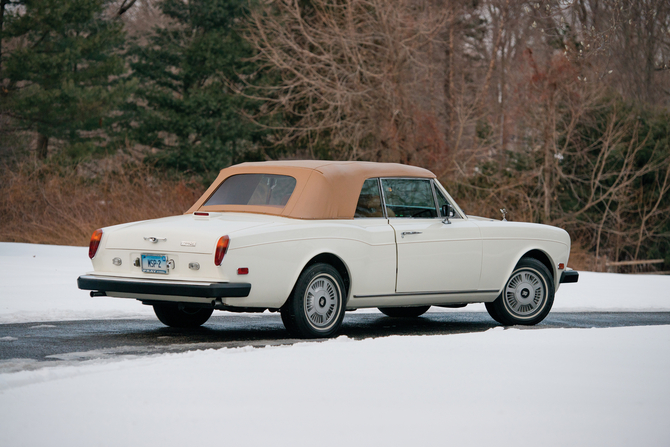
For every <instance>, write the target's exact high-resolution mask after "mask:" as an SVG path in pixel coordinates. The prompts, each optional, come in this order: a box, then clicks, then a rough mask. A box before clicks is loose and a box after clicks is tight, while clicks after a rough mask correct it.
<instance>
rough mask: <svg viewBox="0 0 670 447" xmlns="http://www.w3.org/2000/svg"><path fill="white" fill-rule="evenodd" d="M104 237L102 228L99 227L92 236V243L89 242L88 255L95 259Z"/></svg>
mask: <svg viewBox="0 0 670 447" xmlns="http://www.w3.org/2000/svg"><path fill="white" fill-rule="evenodd" d="M101 239H102V230H101V229H100V228H98V229H97V230H95V231H94V232H93V236H91V243H90V244H88V257H89V258H91V259H93V258H94V257H95V254H96V253H97V252H98V247H99V246H100V240H101Z"/></svg>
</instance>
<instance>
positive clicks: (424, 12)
mask: <svg viewBox="0 0 670 447" xmlns="http://www.w3.org/2000/svg"><path fill="white" fill-rule="evenodd" d="M309 5H310V6H305V5H304V3H303V2H298V1H294V0H283V1H274V2H270V4H269V5H267V6H266V7H264V8H261V9H257V10H255V11H254V12H253V13H252V16H251V20H252V26H251V27H250V28H249V33H248V38H249V40H250V41H251V42H252V43H253V45H254V46H255V47H256V49H257V50H258V53H259V55H258V59H259V60H261V61H263V62H265V64H266V65H267V66H268V67H269V68H271V69H272V70H274V72H275V73H277V74H278V75H279V76H280V77H281V81H280V82H279V84H278V85H275V86H270V87H266V88H262V87H259V86H255V87H256V89H257V90H256V91H257V92H259V91H260V94H259V93H257V94H256V96H257V97H260V98H262V99H263V100H265V101H267V104H268V107H269V110H268V111H269V112H272V113H281V114H284V115H285V116H287V117H288V118H289V121H290V122H292V125H291V126H290V127H287V128H282V129H280V130H282V131H283V133H282V141H283V142H285V143H286V142H289V141H296V140H301V141H306V142H308V143H309V144H310V145H311V146H315V145H318V144H319V143H320V142H321V141H322V140H323V139H324V138H325V139H327V141H328V143H329V144H330V145H331V147H332V148H335V149H336V153H335V155H336V156H337V157H342V158H363V159H376V160H389V161H405V162H410V161H412V160H413V159H414V158H415V157H416V155H417V153H421V152H422V151H423V150H426V149H432V150H434V149H435V148H436V147H438V148H439V147H441V146H444V135H443V134H442V132H441V131H442V129H441V126H440V125H439V123H438V122H437V121H438V120H439V118H438V117H437V116H435V112H434V111H432V110H431V107H430V100H429V99H430V97H431V92H433V91H434V90H435V86H434V83H435V81H436V80H435V78H431V74H433V73H434V72H435V70H436V68H435V67H434V66H433V63H432V62H431V60H430V59H429V58H428V54H429V50H430V45H431V43H433V42H434V41H435V40H436V39H438V36H439V34H440V33H441V32H442V30H443V29H444V27H445V24H446V23H448V21H449V18H450V16H449V14H450V11H449V10H448V9H443V8H437V7H436V6H434V5H431V3H430V2H423V3H422V2H416V1H409V0H404V1H399V2H386V1H384V0H346V1H330V0H315V1H312V2H310V3H309Z"/></svg>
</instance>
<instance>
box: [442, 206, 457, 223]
mask: <svg viewBox="0 0 670 447" xmlns="http://www.w3.org/2000/svg"><path fill="white" fill-rule="evenodd" d="M440 211H441V212H442V215H443V216H444V220H443V221H442V223H443V224H450V223H451V221H450V220H449V218H450V217H454V216H455V215H456V212H455V211H454V207H453V206H451V204H450V203H447V204H446V205H442V208H441V209H440Z"/></svg>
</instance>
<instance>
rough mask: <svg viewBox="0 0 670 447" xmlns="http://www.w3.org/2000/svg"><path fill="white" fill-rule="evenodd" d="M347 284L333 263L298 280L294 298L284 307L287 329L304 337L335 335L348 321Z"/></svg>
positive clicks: (310, 270) (315, 267) (311, 268)
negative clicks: (346, 318)
mask: <svg viewBox="0 0 670 447" xmlns="http://www.w3.org/2000/svg"><path fill="white" fill-rule="evenodd" d="M344 299H345V294H344V282H343V281H342V277H341V276H340V274H339V272H338V271H337V270H336V269H335V268H334V267H332V266H331V265H329V264H314V265H311V266H309V267H307V268H306V269H305V271H304V272H302V274H301V275H300V277H299V278H298V282H297V283H296V285H295V288H294V290H293V293H292V294H291V297H290V298H289V299H288V301H287V302H286V304H285V305H284V306H283V307H282V308H281V317H282V321H283V322H284V326H286V329H287V330H288V331H289V332H291V333H293V334H295V335H297V336H299V337H302V338H323V337H330V336H332V335H334V334H335V333H336V332H337V331H338V329H339V328H340V325H341V324H342V319H343V318H344V306H345V302H344Z"/></svg>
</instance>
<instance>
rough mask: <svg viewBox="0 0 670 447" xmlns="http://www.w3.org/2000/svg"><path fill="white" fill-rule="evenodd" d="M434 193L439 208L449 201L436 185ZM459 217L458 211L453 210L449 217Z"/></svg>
mask: <svg viewBox="0 0 670 447" xmlns="http://www.w3.org/2000/svg"><path fill="white" fill-rule="evenodd" d="M435 194H436V195H437V206H438V207H439V209H442V207H443V206H444V205H447V204H448V203H449V201H448V200H447V198H446V197H444V195H443V194H442V191H440V190H439V189H437V187H435ZM442 217H444V216H442ZM460 218H461V216H459V214H458V211H456V210H454V215H453V216H452V217H451V219H460Z"/></svg>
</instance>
